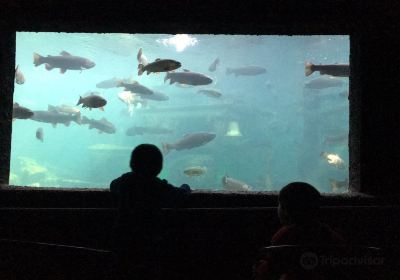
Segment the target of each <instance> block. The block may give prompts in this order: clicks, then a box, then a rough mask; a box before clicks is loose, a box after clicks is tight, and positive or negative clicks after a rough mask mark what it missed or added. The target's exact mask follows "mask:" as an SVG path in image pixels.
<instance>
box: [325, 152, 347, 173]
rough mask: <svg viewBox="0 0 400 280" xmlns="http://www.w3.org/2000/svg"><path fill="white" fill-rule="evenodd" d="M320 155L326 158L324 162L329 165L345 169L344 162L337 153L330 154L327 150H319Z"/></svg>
mask: <svg viewBox="0 0 400 280" xmlns="http://www.w3.org/2000/svg"><path fill="white" fill-rule="evenodd" d="M321 157H322V158H323V159H325V160H326V162H327V163H328V164H330V165H333V166H335V167H336V168H339V169H345V168H346V164H345V163H344V160H343V159H342V158H341V157H340V156H339V155H338V154H330V153H327V152H321Z"/></svg>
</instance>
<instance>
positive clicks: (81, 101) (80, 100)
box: [76, 96, 83, 106]
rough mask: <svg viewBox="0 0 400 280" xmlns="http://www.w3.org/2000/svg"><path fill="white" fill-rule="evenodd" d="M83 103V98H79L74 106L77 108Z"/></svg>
mask: <svg viewBox="0 0 400 280" xmlns="http://www.w3.org/2000/svg"><path fill="white" fill-rule="evenodd" d="M82 103H83V98H82V96H79V100H78V103H77V104H76V106H78V105H79V104H82Z"/></svg>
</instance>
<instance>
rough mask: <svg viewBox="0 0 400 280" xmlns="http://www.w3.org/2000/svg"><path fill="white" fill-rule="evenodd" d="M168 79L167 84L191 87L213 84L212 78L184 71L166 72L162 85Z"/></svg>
mask: <svg viewBox="0 0 400 280" xmlns="http://www.w3.org/2000/svg"><path fill="white" fill-rule="evenodd" d="M168 79H169V83H170V84H173V83H180V84H185V85H192V86H201V85H208V84H211V83H212V82H213V80H212V78H210V77H208V76H207V75H204V74H202V73H197V72H191V71H189V70H186V69H185V70H184V72H168V73H167V75H165V78H164V83H165V82H166V81H167V80H168Z"/></svg>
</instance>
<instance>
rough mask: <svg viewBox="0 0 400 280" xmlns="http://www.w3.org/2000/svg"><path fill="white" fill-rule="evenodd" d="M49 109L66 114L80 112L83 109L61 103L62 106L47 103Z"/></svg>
mask: <svg viewBox="0 0 400 280" xmlns="http://www.w3.org/2000/svg"><path fill="white" fill-rule="evenodd" d="M47 111H57V112H59V113H64V114H71V115H73V114H79V113H80V112H81V111H80V110H79V109H78V108H76V107H73V106H69V105H65V104H61V105H60V106H54V105H50V104H49V105H47Z"/></svg>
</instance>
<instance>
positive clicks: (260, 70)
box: [226, 65, 267, 77]
mask: <svg viewBox="0 0 400 280" xmlns="http://www.w3.org/2000/svg"><path fill="white" fill-rule="evenodd" d="M266 72H267V70H266V69H265V68H264V67H261V66H253V65H250V66H243V67H237V68H229V67H228V68H226V75H230V74H235V77H237V76H256V75H261V74H264V73H266Z"/></svg>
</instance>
